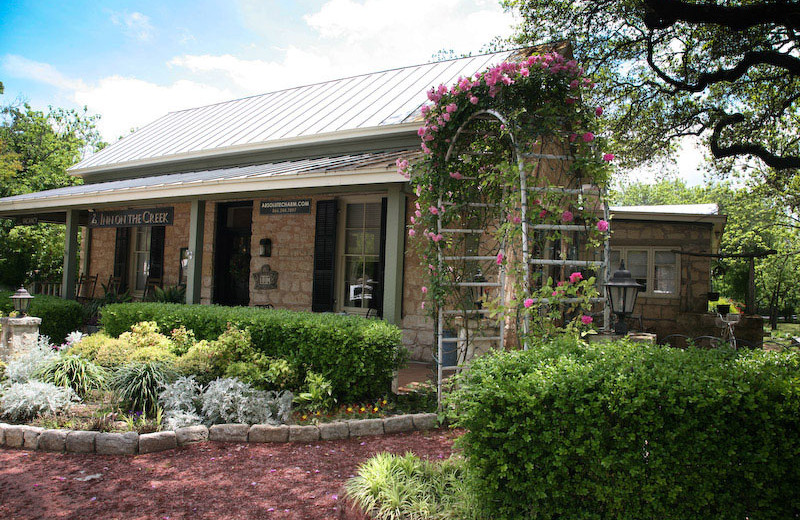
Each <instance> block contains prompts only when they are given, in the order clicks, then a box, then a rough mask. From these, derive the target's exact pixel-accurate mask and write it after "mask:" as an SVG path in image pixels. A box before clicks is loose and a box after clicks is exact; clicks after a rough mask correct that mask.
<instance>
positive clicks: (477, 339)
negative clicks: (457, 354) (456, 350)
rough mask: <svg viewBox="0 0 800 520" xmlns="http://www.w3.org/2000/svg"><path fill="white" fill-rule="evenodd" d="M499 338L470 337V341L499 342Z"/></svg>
mask: <svg viewBox="0 0 800 520" xmlns="http://www.w3.org/2000/svg"><path fill="white" fill-rule="evenodd" d="M500 339H501V338H500V336H474V337H470V338H469V340H470V341H500Z"/></svg>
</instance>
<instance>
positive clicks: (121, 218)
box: [89, 207, 174, 228]
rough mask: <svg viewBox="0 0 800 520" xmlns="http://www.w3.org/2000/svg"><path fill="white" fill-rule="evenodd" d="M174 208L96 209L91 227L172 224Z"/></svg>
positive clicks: (91, 219)
mask: <svg viewBox="0 0 800 520" xmlns="http://www.w3.org/2000/svg"><path fill="white" fill-rule="evenodd" d="M173 215H174V208H172V207H168V208H146V209H126V210H120V211H95V212H93V213H90V214H89V227H90V228H103V227H138V226H171V225H172V217H173Z"/></svg>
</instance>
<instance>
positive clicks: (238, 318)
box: [102, 303, 405, 402]
mask: <svg viewBox="0 0 800 520" xmlns="http://www.w3.org/2000/svg"><path fill="white" fill-rule="evenodd" d="M102 320H103V325H104V327H105V330H106V332H107V333H108V334H110V335H112V336H114V335H119V334H122V333H123V332H124V331H126V330H128V329H129V328H130V327H131V325H133V324H135V323H139V322H142V321H155V322H157V323H158V325H159V328H160V329H161V330H173V329H176V328H178V327H180V326H184V327H185V328H186V329H187V330H192V331H193V332H194V334H195V336H196V337H197V339H198V340H207V341H209V342H214V341H215V340H217V339H218V338H219V337H220V335H222V334H223V333H224V332H225V331H226V330H227V329H228V327H229V324H230V325H232V326H234V327H235V328H237V329H239V330H240V331H244V330H246V331H248V333H249V335H250V338H251V341H252V345H253V349H254V351H255V352H257V353H260V354H264V355H266V356H269V357H270V358H283V359H285V360H286V361H287V362H288V363H289V365H290V366H291V367H292V370H294V371H295V372H296V373H297V378H298V379H299V380H301V381H302V380H303V379H304V378H305V375H306V373H307V372H309V371H313V372H315V373H318V374H320V375H322V376H323V377H325V378H326V379H328V380H329V381H330V382H331V384H332V385H333V395H334V397H336V399H338V400H339V401H342V402H348V401H349V402H355V401H358V400H360V399H363V398H366V399H369V398H372V397H375V396H379V395H385V394H386V393H387V392H388V391H389V389H390V387H391V381H392V371H393V370H394V369H395V368H399V366H400V365H401V363H402V362H403V361H404V352H405V350H404V349H403V348H402V346H401V339H402V334H401V332H400V329H398V328H397V327H395V326H394V325H389V324H387V323H385V322H383V321H380V320H368V319H364V318H360V317H357V316H338V315H335V314H314V313H310V312H292V311H286V310H272V309H259V308H255V307H218V306H214V305H177V304H167V303H129V304H114V305H109V306H107V307H105V308H104V309H103V314H102ZM226 341H229V340H226ZM230 341H231V344H232V345H240V343H238V342H239V339H236V340H235V341H234V339H233V336H231V339H230ZM238 348H239V347H238V346H237V347H235V348H233V351H236V350H237V349H238ZM193 350H195V352H193ZM213 350H214V349H210V350H209V347H208V346H206V347H203V348H202V349H200V348H197V349H195V347H192V348H190V349H189V351H188V352H187V354H186V355H187V356H191V358H192V360H193V362H196V363H206V362H208V363H210V364H211V365H212V366H213V365H214V356H215V354H214V352H213ZM201 351H202V352H201ZM207 355H208V357H206V356H207ZM226 355H227V354H226ZM184 357H185V356H184ZM186 364H187V363H186V362H184V361H183V360H179V361H178V365H179V366H181V367H183V368H182V372H183V373H184V374H189V373H196V372H187V371H186Z"/></svg>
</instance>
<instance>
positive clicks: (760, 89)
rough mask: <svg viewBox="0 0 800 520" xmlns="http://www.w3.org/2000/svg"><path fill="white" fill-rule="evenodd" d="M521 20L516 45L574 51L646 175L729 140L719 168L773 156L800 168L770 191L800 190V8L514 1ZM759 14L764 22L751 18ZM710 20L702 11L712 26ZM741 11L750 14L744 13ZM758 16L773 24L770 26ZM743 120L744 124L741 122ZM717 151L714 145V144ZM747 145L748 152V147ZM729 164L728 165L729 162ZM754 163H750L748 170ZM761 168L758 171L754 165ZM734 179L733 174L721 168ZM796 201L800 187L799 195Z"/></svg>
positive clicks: (651, 0)
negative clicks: (685, 146)
mask: <svg viewBox="0 0 800 520" xmlns="http://www.w3.org/2000/svg"><path fill="white" fill-rule="evenodd" d="M503 4H504V5H505V6H506V7H507V8H509V9H510V10H513V11H515V12H516V13H518V14H519V15H520V20H521V23H520V24H519V26H518V33H517V35H516V36H515V37H514V40H515V43H516V44H530V43H540V42H547V41H551V42H552V41H569V42H571V43H572V44H573V45H574V54H575V58H576V59H577V60H578V61H580V62H581V64H583V65H584V66H585V67H586V68H587V71H588V73H589V74H590V75H592V76H593V77H595V78H597V81H598V88H596V89H595V90H594V91H593V92H592V93H589V94H587V95H589V96H591V99H589V100H587V101H588V102H590V103H591V102H594V104H597V105H600V106H604V107H605V108H606V115H607V116H608V124H607V125H606V130H607V133H608V135H609V136H610V137H611V138H612V139H613V143H612V145H613V146H614V150H613V151H614V153H616V154H617V155H618V156H619V157H620V158H621V160H622V161H623V163H624V164H625V165H626V166H627V165H636V164H639V163H642V162H648V161H650V160H653V159H656V160H657V159H662V158H664V157H665V156H669V155H671V154H674V153H675V152H676V148H677V147H676V141H677V140H678V139H680V138H681V137H683V136H687V135H699V136H701V137H702V138H704V139H706V141H707V142H708V141H711V140H712V139H713V138H714V137H715V133H716V137H718V138H719V139H718V143H717V145H718V147H717V148H716V150H715V149H714V148H711V151H712V152H713V153H714V156H715V157H716V158H717V159H720V158H723V157H727V156H729V155H733V156H735V157H736V156H738V157H740V158H742V159H747V158H748V156H749V157H750V158H752V157H753V155H754V154H755V155H758V156H759V157H760V158H762V160H764V159H765V158H766V157H767V156H766V155H765V154H763V153H762V152H764V151H767V150H768V151H770V152H772V153H774V154H775V155H776V156H777V157H778V158H781V157H790V158H795V165H794V167H793V168H794V169H791V170H788V171H786V175H785V176H784V175H777V177H776V178H774V179H772V180H770V179H769V172H766V173H767V174H768V177H767V180H768V182H774V183H775V185H781V186H783V185H786V184H790V185H791V181H790V180H789V181H788V182H787V177H788V178H789V179H792V178H794V176H793V174H794V173H795V172H796V167H797V166H796V158H797V156H798V143H797V140H796V138H795V129H796V128H797V123H798V118H799V116H800V112H799V111H798V107H800V105H799V104H798V95H797V94H798V88H800V78H799V77H798V74H797V69H796V64H797V60H796V57H795V55H794V51H793V50H792V49H793V48H794V47H795V46H796V45H797V36H796V30H797V24H796V22H794V21H789V19H790V18H791V19H794V16H795V15H796V6H795V4H794V3H786V2H770V1H751V0H747V1H745V0H726V1H725V2H688V1H680V2H665V1H662V0H635V1H630V0H597V1H592V2H585V1H580V0H557V1H553V0H503ZM750 10H752V13H751V12H750ZM698 11H701V12H702V14H700V13H699V12H698ZM737 11H739V12H737ZM756 12H769V13H770V14H771V16H769V17H761V16H758V15H755V13H756ZM733 114H736V115H737V116H741V120H740V121H737V119H736V118H731V116H732V115H733ZM708 144H709V145H710V144H711V143H710V142H709V143H708ZM738 145H742V146H741V147H738ZM717 162H718V163H719V162H720V161H717ZM742 162H744V161H742ZM751 162H752V161H751ZM718 166H720V167H724V166H725V165H724V164H718ZM794 190H795V193H800V192H798V191H796V190H797V185H796V184H795V186H794Z"/></svg>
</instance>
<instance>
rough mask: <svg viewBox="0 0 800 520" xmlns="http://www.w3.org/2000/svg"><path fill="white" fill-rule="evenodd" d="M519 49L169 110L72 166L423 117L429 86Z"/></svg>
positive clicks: (470, 73) (92, 165) (114, 162)
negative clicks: (422, 112)
mask: <svg viewBox="0 0 800 520" xmlns="http://www.w3.org/2000/svg"><path fill="white" fill-rule="evenodd" d="M517 52H519V51H504V52H498V53H493V54H486V55H481V56H475V57H469V58H460V59H455V60H448V61H442V62H437V63H428V64H425V65H416V66H413V67H404V68H399V69H392V70H387V71H383V72H375V73H371V74H364V75H361V76H354V77H350V78H344V79H339V80H334V81H326V82H323V83H317V84H315V85H307V86H302V87H297V88H292V89H287V90H280V91H277V92H272V93H269V94H262V95H258V96H252V97H247V98H242V99H236V100H233V101H226V102H223V103H216V104H213V105H208V106H204V107H198V108H191V109H187V110H181V111H178V112H170V113H169V114H167V115H165V116H163V117H161V118H159V119H157V120H156V121H154V122H152V123H150V124H148V125H146V126H144V127H143V128H141V129H140V130H137V131H136V132H134V133H133V134H131V135H129V136H126V137H125V138H123V139H121V140H120V141H118V142H116V143H114V144H112V145H111V146H108V147H106V148H105V149H103V150H101V151H100V152H98V153H96V154H94V155H92V156H90V157H87V158H86V159H84V160H83V161H81V162H80V163H78V164H76V165H75V166H73V167H72V168H71V169H70V170H71V171H75V172H77V171H80V170H83V169H89V168H92V169H95V168H102V167H106V166H107V167H110V168H112V167H115V166H117V165H121V164H124V163H127V162H131V161H145V162H146V161H147V160H148V159H153V160H155V159H159V158H164V157H169V156H171V155H176V154H191V153H194V152H197V153H199V152H203V151H208V150H218V149H224V148H228V147H235V146H240V145H253V144H256V145H257V144H259V143H266V142H269V141H277V140H281V139H290V138H296V137H304V136H313V135H316V134H323V133H329V132H337V131H343V130H356V129H362V128H374V127H385V126H389V125H397V124H402V123H408V122H413V121H415V120H419V119H421V114H420V108H421V107H422V105H423V104H424V103H425V102H426V101H427V97H426V92H427V91H428V90H430V88H431V87H432V86H435V85H438V84H441V83H443V84H451V83H453V82H454V81H455V80H456V79H457V78H458V77H459V76H465V77H466V76H473V75H475V74H476V73H478V72H481V71H482V70H484V69H486V68H487V67H489V66H490V65H495V64H498V63H500V62H502V61H505V60H507V59H509V58H510V57H511V56H512V55H513V54H515V53H517Z"/></svg>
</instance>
